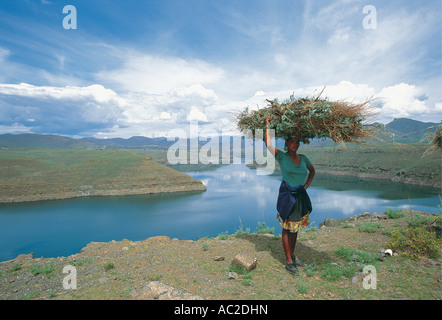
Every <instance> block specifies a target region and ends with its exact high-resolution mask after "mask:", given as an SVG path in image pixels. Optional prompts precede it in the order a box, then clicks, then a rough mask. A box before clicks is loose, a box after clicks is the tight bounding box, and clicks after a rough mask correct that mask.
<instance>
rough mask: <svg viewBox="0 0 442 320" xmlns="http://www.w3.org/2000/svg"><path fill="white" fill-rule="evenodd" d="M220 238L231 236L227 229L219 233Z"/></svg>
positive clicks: (224, 238) (225, 238)
mask: <svg viewBox="0 0 442 320" xmlns="http://www.w3.org/2000/svg"><path fill="white" fill-rule="evenodd" d="M218 238H219V240H227V239H228V238H229V232H228V231H225V232H221V233H220V234H219V235H218Z"/></svg>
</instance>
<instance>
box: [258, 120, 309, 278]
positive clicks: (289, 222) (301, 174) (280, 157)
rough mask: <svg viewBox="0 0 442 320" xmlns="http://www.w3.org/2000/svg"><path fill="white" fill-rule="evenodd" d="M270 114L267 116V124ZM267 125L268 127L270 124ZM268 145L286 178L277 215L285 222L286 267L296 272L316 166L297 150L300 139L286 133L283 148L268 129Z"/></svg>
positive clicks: (280, 193)
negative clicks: (298, 244)
mask: <svg viewBox="0 0 442 320" xmlns="http://www.w3.org/2000/svg"><path fill="white" fill-rule="evenodd" d="M269 123H270V117H268V118H267V119H266V124H267V127H268V125H269ZM267 129H268V128H267ZM265 143H266V146H267V148H268V149H269V151H270V153H271V154H273V156H274V157H275V158H276V160H277V161H278V163H279V167H280V168H281V174H282V179H283V181H282V182H281V186H280V187H279V196H278V203H277V209H278V216H277V218H278V219H279V223H280V225H281V226H282V245H283V248H284V253H285V256H286V265H285V267H286V269H287V270H288V271H289V272H291V273H293V274H296V273H298V268H297V267H298V266H302V265H303V264H302V262H301V261H300V260H298V259H296V257H295V255H294V251H295V245H296V239H297V237H298V231H299V230H300V229H302V228H304V227H306V226H308V224H309V220H308V216H309V214H310V212H311V211H312V206H311V203H310V198H309V196H308V194H307V192H306V190H307V188H308V187H309V186H310V184H311V182H312V180H313V177H314V176H315V168H314V167H313V165H312V164H311V162H310V160H309V159H308V158H307V157H306V156H305V155H304V154H298V153H297V151H298V148H299V141H298V140H296V138H294V137H287V139H286V141H285V147H284V149H285V150H287V152H282V151H279V150H278V149H276V148H275V147H274V146H273V145H272V139H271V136H270V133H269V130H266V140H265Z"/></svg>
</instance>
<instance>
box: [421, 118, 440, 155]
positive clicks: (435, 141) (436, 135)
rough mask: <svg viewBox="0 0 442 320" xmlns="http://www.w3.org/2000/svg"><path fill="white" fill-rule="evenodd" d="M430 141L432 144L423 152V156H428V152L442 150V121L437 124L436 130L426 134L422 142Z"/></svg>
mask: <svg viewBox="0 0 442 320" xmlns="http://www.w3.org/2000/svg"><path fill="white" fill-rule="evenodd" d="M432 128H434V127H430V128H428V129H432ZM425 141H430V144H431V146H430V147H429V148H428V149H427V150H426V151H425V152H424V153H423V155H422V156H423V157H425V156H427V155H428V154H430V153H432V152H434V151H436V150H440V151H442V121H441V122H440V123H439V125H438V126H437V129H436V131H435V132H431V133H429V134H426V135H425V136H424V137H423V139H422V140H421V142H425Z"/></svg>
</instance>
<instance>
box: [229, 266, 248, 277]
mask: <svg viewBox="0 0 442 320" xmlns="http://www.w3.org/2000/svg"><path fill="white" fill-rule="evenodd" d="M229 271H231V272H235V273H237V274H241V275H247V274H248V272H247V269H246V268H244V267H243V266H238V265H236V264H231V265H230V267H229Z"/></svg>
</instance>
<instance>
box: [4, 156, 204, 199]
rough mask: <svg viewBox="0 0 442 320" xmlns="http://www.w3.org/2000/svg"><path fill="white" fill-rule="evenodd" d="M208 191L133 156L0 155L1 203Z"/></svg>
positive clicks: (186, 177)
mask: <svg viewBox="0 0 442 320" xmlns="http://www.w3.org/2000/svg"><path fill="white" fill-rule="evenodd" d="M205 190H206V187H205V186H204V185H203V184H202V183H201V182H200V181H198V180H195V179H193V178H191V177H190V176H189V175H187V174H185V173H182V172H178V171H176V170H174V169H172V168H169V167H166V166H164V165H161V164H159V163H157V162H155V161H153V160H152V157H149V156H146V155H140V154H135V153H133V152H127V151H117V150H88V149H38V148H12V149H2V150H1V152H0V203H10V202H25V201H39V200H55V199H67V198H75V197H84V196H117V195H139V194H152V193H164V192H190V191H205Z"/></svg>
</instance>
